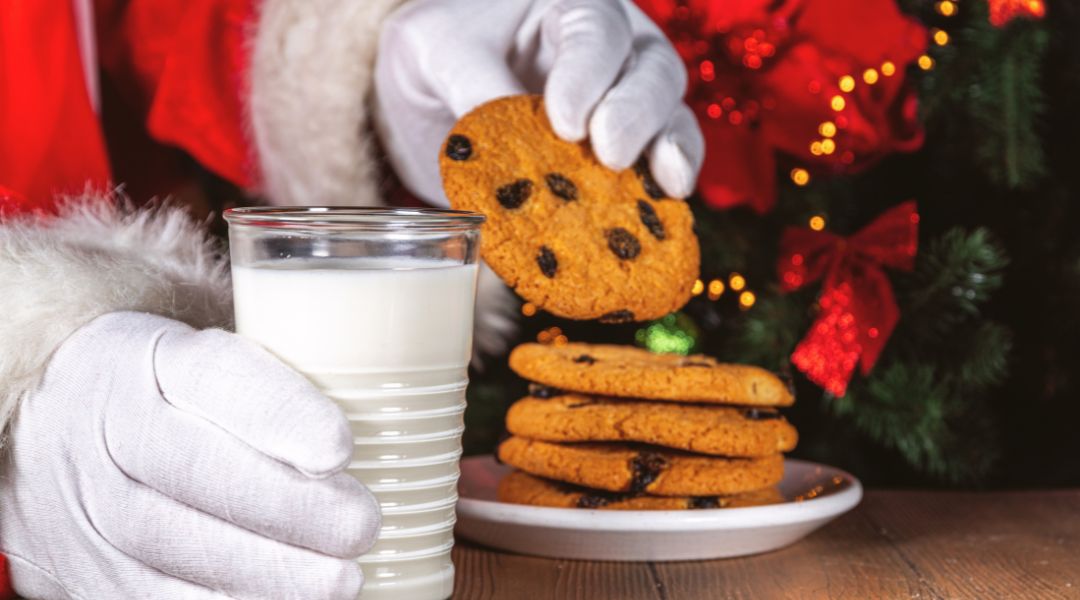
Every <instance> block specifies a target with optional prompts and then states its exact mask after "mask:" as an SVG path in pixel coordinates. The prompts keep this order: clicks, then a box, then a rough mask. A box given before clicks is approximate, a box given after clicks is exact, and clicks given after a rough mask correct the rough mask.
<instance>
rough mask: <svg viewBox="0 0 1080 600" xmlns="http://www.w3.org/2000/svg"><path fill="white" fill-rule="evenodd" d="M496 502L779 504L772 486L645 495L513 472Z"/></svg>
mask: <svg viewBox="0 0 1080 600" xmlns="http://www.w3.org/2000/svg"><path fill="white" fill-rule="evenodd" d="M498 498H499V501H500V502H510V503H513V504H531V505H533V506H553V507H558V508H599V509H607V510H687V509H690V510H694V509H705V508H739V507H744V506H761V505H764V504H775V503H778V502H783V500H784V498H783V496H782V495H781V494H780V491H779V490H777V489H776V487H767V488H764V489H760V490H754V491H752V492H745V493H742V494H735V495H732V496H685V497H684V496H647V495H633V494H619V493H615V492H605V491H600V490H591V489H589V488H583V487H581V486H576V485H570V484H567V483H562V482H558V481H552V480H550V479H542V478H540V477H535V476H533V475H529V474H528V473H526V472H524V471H513V472H511V473H509V474H507V475H506V476H505V477H503V478H502V480H501V481H499V491H498Z"/></svg>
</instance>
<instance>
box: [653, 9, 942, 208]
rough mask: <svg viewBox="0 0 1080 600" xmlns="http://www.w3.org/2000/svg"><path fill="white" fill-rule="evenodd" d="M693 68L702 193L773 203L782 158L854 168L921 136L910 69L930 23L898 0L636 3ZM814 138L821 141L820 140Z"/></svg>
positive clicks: (731, 202) (731, 201) (723, 200)
mask: <svg viewBox="0 0 1080 600" xmlns="http://www.w3.org/2000/svg"><path fill="white" fill-rule="evenodd" d="M637 3H638V5H639V6H640V7H641V8H642V9H643V10H644V11H645V12H646V13H647V14H648V15H649V16H650V17H651V18H652V19H653V20H655V21H656V22H657V23H659V24H660V26H661V27H662V28H663V29H664V31H665V32H666V33H667V35H668V37H669V38H671V40H672V42H673V43H674V44H675V47H676V48H677V49H678V51H679V53H680V55H681V56H682V57H683V59H684V60H685V61H686V64H687V66H688V68H689V72H690V87H689V90H688V93H687V101H688V102H689V103H690V105H691V106H692V107H693V108H694V110H695V112H696V113H697V115H698V119H699V120H700V123H701V127H702V130H703V131H704V133H705V139H706V154H705V164H704V166H703V168H702V173H701V178H700V180H699V190H700V191H701V193H702V195H703V197H704V198H705V201H706V202H707V203H708V204H710V205H711V206H714V207H717V208H727V207H732V206H737V205H742V204H747V205H749V206H751V207H752V208H754V209H755V210H757V211H758V212H766V211H768V210H769V209H770V208H771V207H772V205H773V203H774V201H775V196H776V166H777V158H778V155H783V156H785V157H787V158H789V159H791V158H793V159H794V162H795V163H797V164H799V165H806V166H811V167H815V168H817V169H819V170H823V171H844V170H849V169H857V168H859V167H861V166H864V165H866V164H868V163H869V162H871V161H874V160H875V159H877V158H880V157H881V156H883V155H885V154H888V153H890V152H895V151H910V150H914V149H916V148H918V147H919V146H920V145H921V144H922V139H923V133H922V129H921V126H920V124H919V122H918V120H917V118H916V99H915V96H914V94H913V92H912V91H911V89H910V87H909V86H907V85H905V82H904V71H905V67H906V66H907V65H908V64H909V63H911V62H912V61H913V60H915V59H916V58H917V57H918V56H919V55H920V54H922V52H923V50H924V49H925V46H926V30H925V29H924V28H923V27H922V25H920V24H919V23H917V22H916V21H915V20H913V19H911V18H908V17H906V16H904V15H902V14H901V13H900V11H899V10H898V9H897V7H896V4H895V2H894V0H637ZM815 142H816V143H815Z"/></svg>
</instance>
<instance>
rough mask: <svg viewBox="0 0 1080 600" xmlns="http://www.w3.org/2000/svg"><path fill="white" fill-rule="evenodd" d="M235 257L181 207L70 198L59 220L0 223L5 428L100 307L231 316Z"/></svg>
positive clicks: (220, 321)
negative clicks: (230, 262)
mask: <svg viewBox="0 0 1080 600" xmlns="http://www.w3.org/2000/svg"><path fill="white" fill-rule="evenodd" d="M231 298H232V294H231V289H230V284H229V278H228V268H227V263H226V262H225V261H224V259H223V257H222V256H221V253H220V248H218V247H216V246H215V245H214V243H213V242H212V241H210V240H209V239H208V237H207V235H206V233H205V229H204V228H203V227H202V226H200V225H199V224H198V223H195V222H194V221H193V220H192V219H191V218H190V217H189V216H188V215H187V213H185V212H184V211H182V210H181V209H178V208H170V207H162V208H156V209H144V210H139V211H133V210H130V209H128V208H124V203H123V202H122V200H121V199H119V198H112V197H109V198H101V197H100V196H99V197H97V198H82V199H73V200H71V201H69V202H68V203H67V204H66V206H65V208H63V209H62V211H61V214H60V215H59V216H58V217H57V218H55V219H47V220H37V219H34V218H23V219H14V220H9V221H7V222H5V223H4V224H3V225H2V226H0V431H3V430H4V429H5V427H6V425H7V422H8V421H9V419H10V418H11V415H12V413H13V412H14V411H15V407H16V405H17V403H18V401H19V398H20V397H22V396H23V395H24V394H25V393H26V392H28V391H30V390H32V389H33V388H34V386H36V385H37V383H38V381H39V379H40V377H41V375H42V374H43V373H44V371H45V366H46V365H47V363H48V361H49V358H50V357H51V356H52V353H53V352H54V351H55V350H56V348H57V347H59V345H60V344H61V343H62V342H63V341H64V340H65V339H67V337H68V336H69V335H70V334H71V333H72V332H74V331H75V330H76V329H78V328H80V327H82V326H83V325H85V324H86V323H88V322H90V321H91V320H93V319H94V318H95V317H98V316H100V315H103V314H106V313H109V312H114V311H120V310H128V311H140V312H148V313H154V314H159V315H164V316H167V317H170V318H173V319H178V320H180V321H184V322H186V323H188V324H190V325H192V326H193V327H197V328H205V327H224V326H228V325H229V324H230V322H231V319H232V304H231V301H230V300H231Z"/></svg>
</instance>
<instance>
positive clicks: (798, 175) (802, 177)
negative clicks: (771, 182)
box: [791, 168, 810, 187]
mask: <svg viewBox="0 0 1080 600" xmlns="http://www.w3.org/2000/svg"><path fill="white" fill-rule="evenodd" d="M791 180H792V181H794V182H795V185H797V186H800V187H802V186H804V185H806V184H807V183H810V173H809V172H807V170H806V169H801V168H794V169H792V170H791Z"/></svg>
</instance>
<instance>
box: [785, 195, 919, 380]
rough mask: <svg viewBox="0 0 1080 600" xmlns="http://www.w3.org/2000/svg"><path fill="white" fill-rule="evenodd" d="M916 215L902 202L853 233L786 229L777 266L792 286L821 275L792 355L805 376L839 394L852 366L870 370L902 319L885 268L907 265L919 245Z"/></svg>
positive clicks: (911, 264)
mask: <svg viewBox="0 0 1080 600" xmlns="http://www.w3.org/2000/svg"><path fill="white" fill-rule="evenodd" d="M918 240H919V214H918V212H916V208H915V202H914V201H908V202H904V203H902V204H900V205H898V206H895V207H893V208H891V209H889V210H887V211H885V212H884V213H882V214H881V215H880V216H879V217H878V218H877V219H875V220H874V221H873V222H872V223H870V224H869V225H867V226H866V227H864V228H863V229H862V230H860V231H859V232H858V233H856V234H855V235H853V236H851V237H848V238H843V237H840V236H838V235H836V234H833V233H828V232H825V231H813V230H810V229H800V228H796V227H791V228H788V229H787V230H786V231H785V232H784V235H783V237H782V238H781V240H780V258H779V261H778V264H777V271H778V272H779V276H780V285H781V287H782V289H783V290H784V291H787V292H790V291H794V290H797V289H799V288H801V287H803V286H805V285H808V284H810V283H812V282H814V281H817V280H818V279H822V278H824V283H823V285H822V292H821V297H820V298H819V300H818V304H819V305H820V306H821V312H820V314H819V315H818V318H817V320H816V321H814V324H813V325H811V326H810V330H809V331H808V332H807V333H806V337H804V338H803V340H802V341H801V342H799V344H798V345H797V346H796V347H795V352H794V353H793V354H792V355H791V362H792V363H794V364H795V366H796V367H797V368H798V369H799V370H800V371H802V372H803V373H805V374H806V376H807V378H809V379H810V381H813V382H814V383H816V384H818V385H820V386H821V387H823V388H825V390H826V391H828V392H829V393H831V394H832V395H834V396H838V397H839V396H843V395H844V393H845V392H846V391H847V385H848V382H850V381H851V376H852V373H854V371H855V365H856V364H858V365H859V367H860V370H861V372H862V374H863V375H864V376H865V375H867V374H869V373H870V370H871V369H872V368H873V367H874V363H876V362H877V359H878V357H879V356H880V355H881V351H882V350H883V349H884V348H885V342H886V341H888V339H889V336H890V335H892V332H893V329H894V328H895V327H896V322H897V320H899V318H900V309H899V308H897V306H896V297H895V296H894V294H893V290H892V285H891V284H890V283H889V278H888V276H886V274H885V271H884V267H890V268H894V269H901V270H904V271H910V270H911V269H912V267H914V264H915V254H916V252H917V251H918Z"/></svg>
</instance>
